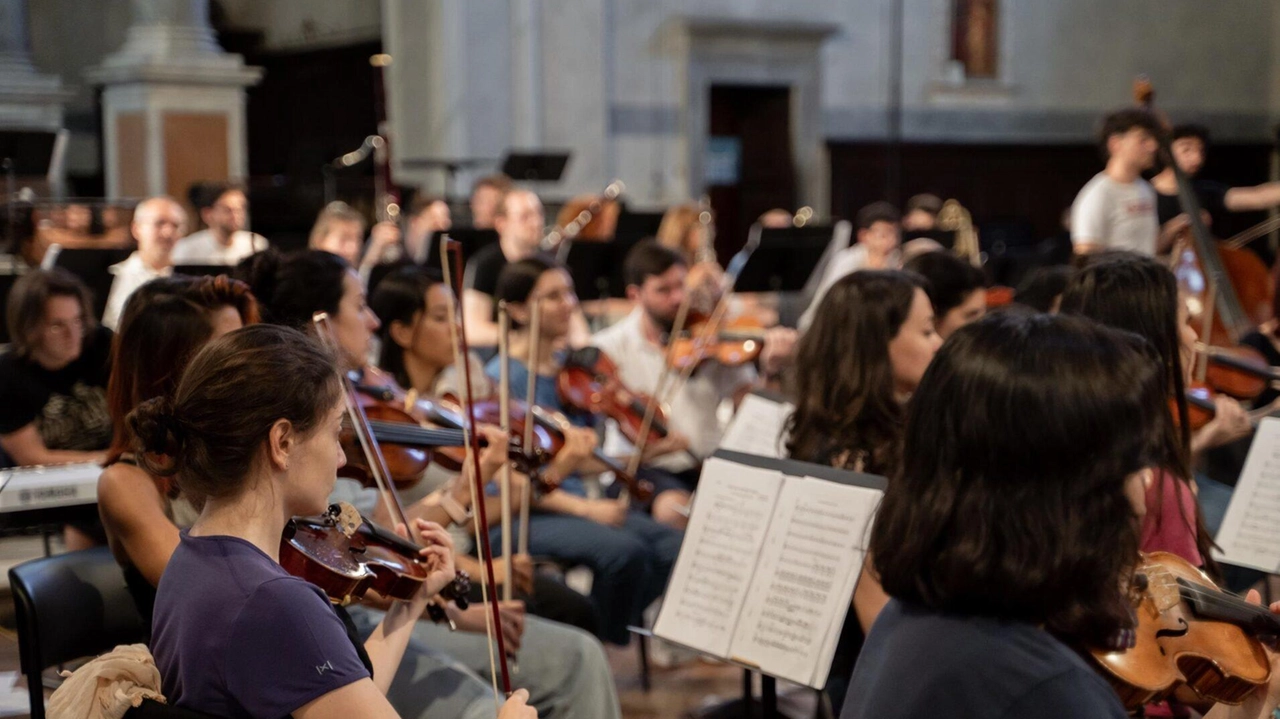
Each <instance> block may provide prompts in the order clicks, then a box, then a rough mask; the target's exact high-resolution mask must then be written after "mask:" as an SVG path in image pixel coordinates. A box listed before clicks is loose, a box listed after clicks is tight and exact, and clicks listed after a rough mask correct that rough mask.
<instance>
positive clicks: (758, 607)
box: [730, 477, 881, 686]
mask: <svg viewBox="0 0 1280 719" xmlns="http://www.w3.org/2000/svg"><path fill="white" fill-rule="evenodd" d="M880 494H881V493H880V492H879V491H877V490H873V489H867V488H865V487H853V486H848V485H843V484H836V483H834V482H826V481H823V480H820V479H814V478H812V477H804V478H802V477H787V478H786V480H785V483H784V484H783V487H782V491H781V493H780V494H779V496H778V506H777V508H776V509H775V511H774V519H773V523H772V525H771V528H770V530H769V535H768V536H767V537H766V538H765V541H764V546H763V549H762V551H761V555H760V564H759V566H758V568H757V569H756V580H755V584H756V586H758V587H761V588H763V591H756V592H753V593H752V595H751V596H750V597H749V598H748V599H747V602H746V605H745V606H744V607H743V610H742V617H741V618H740V619H739V626H740V627H743V628H745V631H744V630H740V631H739V632H738V634H737V635H736V636H735V639H734V643H733V645H732V647H731V649H730V653H731V654H732V655H733V656H735V657H740V658H741V659H743V660H744V661H748V662H752V663H755V664H758V665H759V666H760V669H761V671H764V672H765V673H767V674H771V675H773V676H776V677H780V678H783V679H789V680H791V681H795V682H799V683H802V684H809V685H814V684H815V682H816V683H817V685H819V686H820V685H821V682H822V681H824V680H825V679H826V672H827V671H829V669H830V666H829V664H830V654H829V653H828V652H827V651H826V649H827V646H828V645H829V644H831V640H832V637H838V636H839V634H840V627H841V625H842V624H843V622H844V617H845V613H846V612H847V610H848V608H849V604H850V602H851V600H852V598H853V590H854V586H855V585H856V583H857V580H858V575H859V573H860V571H861V569H862V560H863V557H864V555H865V553H866V541H867V527H868V524H869V523H870V521H871V516H872V514H873V513H874V511H875V507H876V504H877V503H878V502H879V500H880ZM831 649H832V651H834V645H832V646H831Z"/></svg>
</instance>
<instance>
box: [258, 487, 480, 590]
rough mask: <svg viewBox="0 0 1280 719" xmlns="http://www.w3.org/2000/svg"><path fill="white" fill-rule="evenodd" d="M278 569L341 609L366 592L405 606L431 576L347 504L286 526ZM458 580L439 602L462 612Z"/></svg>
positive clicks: (409, 546) (395, 538) (410, 550)
mask: <svg viewBox="0 0 1280 719" xmlns="http://www.w3.org/2000/svg"><path fill="white" fill-rule="evenodd" d="M280 566H282V567H284V569H285V571H287V572H289V573H290V574H292V575H294V576H295V577H300V578H302V579H305V580H307V581H308V582H311V583H312V584H314V585H316V586H317V587H319V588H320V589H321V590H322V591H324V593H325V595H326V596H328V597H329V598H330V599H332V600H333V601H335V602H337V603H339V604H343V605H345V604H348V603H350V602H352V601H355V600H358V599H360V598H361V597H363V596H364V595H365V593H366V592H368V591H370V590H372V591H374V592H377V593H378V594H380V595H382V596H384V597H388V598H390V599H399V600H405V601H407V600H409V599H412V598H413V597H414V595H416V594H417V593H418V591H419V590H420V589H421V588H422V583H423V582H425V581H426V579H427V577H428V576H429V575H430V573H431V569H430V567H428V566H427V564H426V563H425V562H424V561H423V558H422V556H421V555H419V554H418V547H417V546H416V545H414V544H413V543H412V542H409V541H408V540H406V539H404V538H402V537H401V536H399V535H398V534H395V533H394V532H389V531H387V530H386V529H383V528H382V527H379V526H377V525H376V524H373V523H372V522H370V521H368V520H366V519H365V518H364V517H362V516H361V515H360V513H359V512H358V511H356V509H355V508H354V507H352V506H351V505H349V504H346V503H345V502H343V503H339V504H333V505H330V506H329V509H328V511H327V512H325V513H324V514H322V515H320V516H319V517H294V518H293V519H292V520H290V521H289V524H288V525H286V526H285V531H284V537H283V538H282V539H281V540H280ZM457 575H458V578H457V579H455V580H454V582H453V583H451V584H450V585H449V586H447V587H445V589H444V590H443V591H441V592H440V596H441V597H442V598H444V599H446V600H453V601H454V602H455V603H456V604H457V605H458V608H459V609H466V608H467V594H468V592H469V591H470V588H471V582H470V577H468V576H467V574H466V572H463V571H458V572H457Z"/></svg>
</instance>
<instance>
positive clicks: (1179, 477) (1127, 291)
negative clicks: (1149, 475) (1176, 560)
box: [1061, 252, 1251, 568]
mask: <svg viewBox="0 0 1280 719" xmlns="http://www.w3.org/2000/svg"><path fill="white" fill-rule="evenodd" d="M1061 311H1062V312H1063V313H1064V314H1073V315H1081V316H1084V317H1088V318H1090V319H1093V320H1096V321H1098V322H1101V323H1103V324H1105V325H1107V326H1110V327H1115V328H1117V329H1122V330H1127V331H1129V332H1134V333H1136V334H1138V335H1140V336H1142V337H1144V338H1146V339H1147V340H1148V341H1149V342H1151V344H1152V345H1153V346H1154V347H1155V348H1156V350H1157V351H1158V352H1159V361H1158V363H1157V364H1158V369H1159V370H1160V373H1161V377H1162V378H1163V382H1164V387H1165V391H1166V392H1167V393H1168V395H1169V396H1170V397H1172V398H1173V400H1174V405H1175V407H1176V410H1175V413H1169V412H1166V413H1165V422H1164V424H1165V425H1166V426H1165V428H1164V433H1163V436H1164V444H1163V448H1162V455H1161V457H1160V463H1159V467H1160V469H1161V471H1160V472H1158V473H1157V475H1156V477H1155V480H1154V481H1153V482H1152V483H1151V485H1150V486H1149V487H1147V505H1148V506H1147V513H1146V519H1145V521H1144V524H1143V531H1142V549H1143V550H1144V551H1155V550H1165V551H1169V552H1173V553H1175V554H1177V555H1179V556H1181V557H1182V558H1183V559H1186V560H1187V561H1189V562H1191V563H1192V564H1195V565H1208V566H1209V567H1210V568H1212V559H1211V557H1210V554H1209V550H1210V549H1211V548H1212V546H1213V539H1212V537H1211V536H1210V535H1209V532H1208V530H1207V529H1206V527H1205V525H1204V520H1203V517H1202V515H1201V513H1200V511H1199V507H1198V503H1197V501H1196V496H1195V490H1194V485H1193V483H1192V477H1191V463H1192V460H1193V458H1194V457H1195V455H1197V454H1199V453H1200V452H1202V451H1203V450H1205V449H1208V448H1211V447H1215V446H1219V445H1221V444H1225V443H1227V442H1231V441H1234V440H1236V439H1239V438H1241V437H1243V436H1246V435H1247V434H1248V433H1249V432H1250V431H1251V427H1250V424H1249V420H1248V417H1247V416H1246V414H1245V413H1244V411H1243V410H1242V409H1241V408H1240V405H1239V403H1238V402H1236V401H1235V400H1232V399H1230V398H1226V397H1220V398H1218V400H1217V407H1218V412H1217V415H1216V416H1215V417H1214V419H1213V420H1211V421H1210V422H1209V423H1208V424H1206V425H1205V426H1204V427H1202V428H1201V429H1200V430H1199V431H1197V432H1194V433H1193V432H1191V431H1190V423H1189V422H1188V421H1187V419H1186V418H1187V409H1186V407H1187V405H1186V394H1185V391H1184V390H1185V387H1186V383H1187V379H1188V377H1189V376H1190V371H1191V358H1192V355H1193V351H1194V348H1195V343H1196V340H1197V335H1196V331H1195V329H1194V328H1193V327H1191V325H1190V323H1189V322H1188V321H1187V310H1186V304H1185V303H1184V302H1182V301H1181V298H1180V297H1179V295H1178V286H1177V279H1176V278H1175V277H1174V275H1173V273H1172V272H1171V271H1169V269H1168V268H1166V267H1165V266H1164V265H1162V264H1160V263H1159V262H1157V261H1155V260H1154V259H1151V258H1149V257H1143V256H1140V255H1136V254H1132V253H1121V252H1114V253H1106V254H1104V255H1100V256H1098V257H1096V258H1090V259H1089V260H1088V261H1087V262H1086V263H1085V265H1084V266H1083V267H1081V268H1080V269H1078V270H1077V271H1076V272H1075V274H1074V275H1073V276H1072V277H1071V279H1070V281H1069V283H1068V284H1067V288H1066V290H1065V292H1063V295H1062V307H1061Z"/></svg>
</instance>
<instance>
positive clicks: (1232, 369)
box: [1196, 345, 1280, 400]
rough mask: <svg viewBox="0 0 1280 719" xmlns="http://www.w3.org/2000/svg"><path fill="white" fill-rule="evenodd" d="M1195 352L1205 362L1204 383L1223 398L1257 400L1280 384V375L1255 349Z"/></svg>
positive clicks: (1241, 348) (1235, 348)
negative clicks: (1268, 389)
mask: <svg viewBox="0 0 1280 719" xmlns="http://www.w3.org/2000/svg"><path fill="white" fill-rule="evenodd" d="M1196 349H1197V350H1198V351H1199V352H1200V356H1201V357H1202V358H1203V359H1204V360H1205V362H1206V367H1205V382H1206V383H1208V384H1209V386H1211V387H1213V388H1214V389H1215V390H1217V391H1219V392H1222V393H1223V394H1226V395H1229V396H1231V397H1235V398H1236V399H1239V400H1250V399H1255V398H1257V397H1258V395H1260V394H1262V393H1263V392H1265V391H1267V388H1269V387H1271V386H1273V385H1275V384H1276V383H1277V382H1280V373H1277V372H1276V370H1275V369H1274V368H1272V367H1271V365H1269V364H1267V360H1266V358H1264V357H1263V356H1262V353H1261V352H1258V351H1257V350H1256V349H1254V348H1252V347H1248V346H1245V345H1241V346H1239V347H1210V346H1207V345H1200V346H1198V347H1197V348H1196Z"/></svg>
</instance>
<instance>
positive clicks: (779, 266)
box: [734, 225, 835, 292]
mask: <svg viewBox="0 0 1280 719" xmlns="http://www.w3.org/2000/svg"><path fill="white" fill-rule="evenodd" d="M834 239H835V228H834V227H832V226H830V225H807V226H805V227H787V228H780V229H765V230H763V231H762V232H761V235H760V246H759V247H757V248H756V250H755V252H753V253H752V254H751V258H750V259H748V260H747V264H746V266H745V267H743V268H742V274H741V275H739V276H738V282H737V284H736V285H734V291H735V292H799V291H801V290H803V289H804V287H805V284H806V283H807V282H808V281H809V277H810V276H811V275H812V274H813V270H814V268H816V267H817V266H818V262H819V261H821V260H822V256H823V254H824V253H825V252H826V251H827V247H828V246H829V245H830V244H831V243H832V242H833V241H834Z"/></svg>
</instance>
